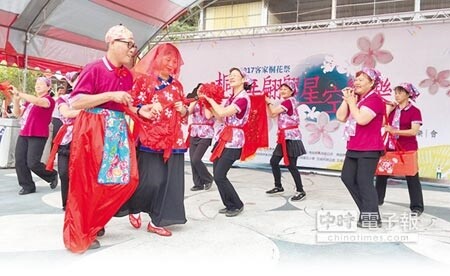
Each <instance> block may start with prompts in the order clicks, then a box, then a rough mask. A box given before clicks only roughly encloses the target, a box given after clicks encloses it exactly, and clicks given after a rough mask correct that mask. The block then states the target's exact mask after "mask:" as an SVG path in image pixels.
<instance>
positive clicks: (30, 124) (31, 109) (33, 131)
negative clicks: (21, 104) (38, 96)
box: [20, 94, 55, 137]
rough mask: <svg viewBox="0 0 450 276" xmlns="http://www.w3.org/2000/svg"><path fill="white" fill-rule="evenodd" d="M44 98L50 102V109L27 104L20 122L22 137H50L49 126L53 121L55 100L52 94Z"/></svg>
mask: <svg viewBox="0 0 450 276" xmlns="http://www.w3.org/2000/svg"><path fill="white" fill-rule="evenodd" d="M43 98H45V99H47V100H48V101H49V102H50V106H49V107H40V106H37V105H34V104H31V103H28V102H27V103H26V104H25V110H24V112H23V114H22V118H21V121H20V136H29V137H31V136H32V137H48V134H49V127H48V126H49V125H50V122H51V121H52V113H53V109H54V108H55V100H54V99H53V98H52V97H51V96H50V94H47V95H45V96H44V97H43Z"/></svg>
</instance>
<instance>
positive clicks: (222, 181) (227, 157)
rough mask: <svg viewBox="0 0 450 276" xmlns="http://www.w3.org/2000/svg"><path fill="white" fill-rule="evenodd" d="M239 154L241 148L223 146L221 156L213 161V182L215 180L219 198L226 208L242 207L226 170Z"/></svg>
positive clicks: (242, 204)
mask: <svg viewBox="0 0 450 276" xmlns="http://www.w3.org/2000/svg"><path fill="white" fill-rule="evenodd" d="M240 156H241V149H229V148H225V149H224V150H223V152H222V156H220V157H219V158H218V159H216V160H215V161H214V163H213V175H214V182H216V185H217V188H218V189H219V193H220V198H221V199H222V203H223V205H225V207H226V208H227V209H228V210H236V209H240V208H242V206H244V203H242V201H241V199H240V198H239V195H238V194H237V192H236V190H235V189H234V187H233V184H231V182H230V180H228V178H227V174H228V171H229V170H230V169H231V166H232V165H233V163H234V162H235V161H236V160H238V159H239V157H240Z"/></svg>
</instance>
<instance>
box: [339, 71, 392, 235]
mask: <svg viewBox="0 0 450 276" xmlns="http://www.w3.org/2000/svg"><path fill="white" fill-rule="evenodd" d="M379 80H380V73H379V72H378V71H376V70H375V69H371V68H363V69H362V70H361V71H359V72H357V73H356V78H355V80H354V88H349V87H346V88H344V89H343V90H342V92H343V94H344V97H343V98H344V100H343V101H342V104H341V105H340V106H339V108H338V110H337V112H336V118H337V119H338V120H339V121H341V122H345V129H344V136H345V138H346V139H347V152H346V156H345V160H344V166H343V168H342V174H341V179H342V181H343V182H344V184H345V186H346V187H347V189H348V190H349V192H350V195H351V196H352V198H353V200H354V201H355V203H356V205H357V206H358V209H359V211H360V217H359V220H358V226H359V227H368V228H371V227H381V217H380V213H379V210H378V197H377V191H376V190H375V187H374V185H373V178H374V174H375V169H376V167H377V164H378V160H379V159H380V156H381V154H382V152H383V150H384V145H383V141H382V137H381V127H382V123H383V116H384V114H385V112H386V108H385V104H384V102H383V100H382V98H381V97H380V96H379V95H378V93H377V92H376V91H375V87H376V86H377V84H378V82H379Z"/></svg>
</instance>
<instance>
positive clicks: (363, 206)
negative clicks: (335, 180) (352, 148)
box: [341, 151, 381, 219]
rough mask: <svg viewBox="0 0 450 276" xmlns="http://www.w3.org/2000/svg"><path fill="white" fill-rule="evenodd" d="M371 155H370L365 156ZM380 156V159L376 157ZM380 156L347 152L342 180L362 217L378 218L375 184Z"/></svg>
mask: <svg viewBox="0 0 450 276" xmlns="http://www.w3.org/2000/svg"><path fill="white" fill-rule="evenodd" d="M365 153H369V154H365ZM377 155H378V157H376V156H377ZM379 159H380V158H379V154H377V153H375V152H374V153H373V155H372V154H370V152H360V153H355V152H351V153H349V151H347V154H346V157H345V160H344V166H343V168H342V174H341V179H342V181H343V182H344V184H345V186H346V187H347V189H348V191H349V192H350V195H351V196H352V198H353V200H354V201H355V203H356V205H357V206H358V209H359V211H360V216H361V217H363V215H367V214H370V215H371V216H378V218H379V219H381V218H380V213H379V210H378V196H377V191H376V190H375V186H374V184H373V180H374V174H375V170H376V167H377V164H378V160H379Z"/></svg>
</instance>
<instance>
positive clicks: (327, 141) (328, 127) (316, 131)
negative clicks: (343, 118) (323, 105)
mask: <svg viewBox="0 0 450 276" xmlns="http://www.w3.org/2000/svg"><path fill="white" fill-rule="evenodd" d="M339 126H340V124H339V122H338V121H335V120H333V121H331V122H330V116H329V115H328V113H326V112H320V114H319V116H318V117H317V123H307V124H306V125H305V128H306V130H308V131H309V132H311V134H309V139H308V144H310V145H312V144H315V143H317V142H318V141H319V140H320V138H322V143H323V145H324V146H325V147H326V148H329V149H332V148H333V146H334V143H333V138H331V136H330V135H329V134H328V133H330V132H335V131H336V130H337V129H338V128H339Z"/></svg>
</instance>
